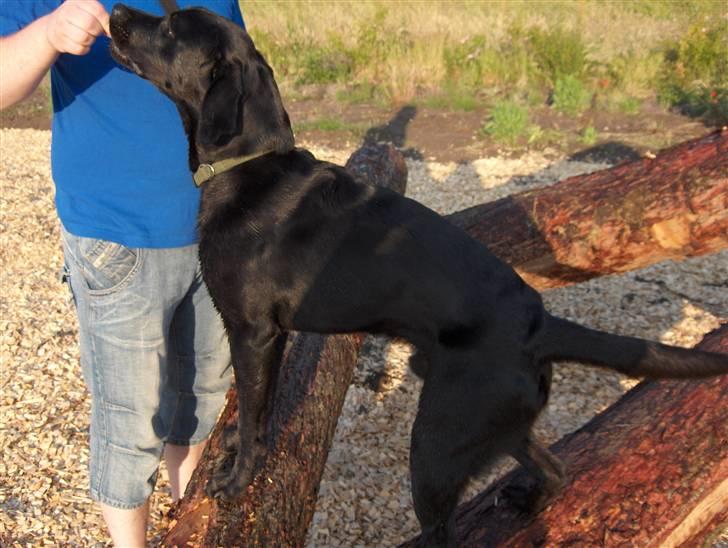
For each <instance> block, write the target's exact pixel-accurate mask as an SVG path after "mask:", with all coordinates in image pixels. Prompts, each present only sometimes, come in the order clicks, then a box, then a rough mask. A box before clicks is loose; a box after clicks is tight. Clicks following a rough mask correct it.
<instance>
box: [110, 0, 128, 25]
mask: <svg viewBox="0 0 728 548" xmlns="http://www.w3.org/2000/svg"><path fill="white" fill-rule="evenodd" d="M130 18H131V11H130V10H129V8H127V7H126V6H125V5H124V4H115V5H114V9H112V10H111V22H112V23H113V22H116V24H118V25H124V24H125V23H126V22H128V21H129V19H130Z"/></svg>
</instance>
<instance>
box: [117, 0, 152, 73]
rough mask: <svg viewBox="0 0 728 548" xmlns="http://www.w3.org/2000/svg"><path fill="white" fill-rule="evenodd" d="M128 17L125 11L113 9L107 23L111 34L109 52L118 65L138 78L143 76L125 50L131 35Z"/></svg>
mask: <svg viewBox="0 0 728 548" xmlns="http://www.w3.org/2000/svg"><path fill="white" fill-rule="evenodd" d="M129 18H130V15H129V13H128V11H127V10H125V9H123V8H119V7H115V8H114V10H113V12H112V14H111V20H110V21H109V30H110V32H111V45H110V47H109V50H110V52H111V57H112V58H113V59H114V60H115V61H116V62H117V63H119V64H120V65H121V66H122V67H125V68H127V69H129V70H131V71H132V72H134V73H136V74H138V75H139V76H142V77H143V76H144V75H143V73H142V70H141V68H140V67H139V65H138V64H137V63H136V62H135V61H134V59H132V58H131V57H130V56H129V54H128V53H126V52H125V50H126V49H127V48H128V47H129V42H130V38H131V33H130V31H129V27H128V22H129Z"/></svg>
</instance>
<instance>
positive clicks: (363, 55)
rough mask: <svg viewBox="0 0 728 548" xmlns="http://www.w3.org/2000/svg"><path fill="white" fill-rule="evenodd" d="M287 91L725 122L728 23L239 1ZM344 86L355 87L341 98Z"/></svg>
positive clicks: (685, 3)
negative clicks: (510, 103)
mask: <svg viewBox="0 0 728 548" xmlns="http://www.w3.org/2000/svg"><path fill="white" fill-rule="evenodd" d="M241 5H242V9H243V13H244V16H245V18H246V22H247V24H248V28H249V29H250V32H251V34H252V36H253V38H254V39H255V40H256V43H257V44H258V46H259V48H260V49H261V50H262V51H263V53H264V54H265V55H266V56H267V57H268V59H269V61H270V63H271V64H272V66H273V67H274V68H275V70H276V74H277V76H278V78H279V82H280V83H281V85H282V87H283V88H284V90H286V89H288V90H293V91H300V90H301V89H305V86H307V85H310V84H318V85H334V86H338V87H339V88H340V91H339V92H338V97H339V98H340V99H341V100H343V101H350V102H367V101H371V100H375V101H377V102H389V103H402V102H419V103H422V104H425V105H428V106H439V107H443V108H451V109H457V110H474V109H477V108H480V107H486V106H487V105H489V104H493V103H494V101H497V100H499V99H502V98H505V97H518V98H519V100H521V101H523V103H524V104H527V105H531V106H533V105H543V104H545V103H546V101H547V99H548V98H549V97H550V98H551V99H552V102H551V104H552V106H553V108H554V109H556V110H559V111H561V112H564V113H566V114H567V115H569V116H579V115H580V114H581V113H582V112H584V111H585V110H587V109H589V108H590V106H591V105H592V104H593V105H596V106H598V107H602V106H607V108H609V109H611V110H616V111H620V112H625V113H629V114H636V113H638V112H639V109H640V108H641V105H642V102H643V100H644V99H646V98H649V97H655V96H658V97H659V98H660V100H661V101H662V102H663V103H664V104H665V105H667V106H670V107H677V108H680V109H682V110H683V111H684V112H686V113H688V114H690V115H692V116H704V117H707V118H710V119H712V120H714V121H719V120H725V117H726V111H727V110H728V85H726V78H727V77H728V76H727V75H728V66H727V63H728V22H726V20H725V16H724V15H725V14H724V13H723V8H724V6H723V5H722V3H721V2H719V1H717V0H632V1H630V2H604V1H600V0H581V1H579V2H576V1H573V2H567V1H560V2H556V1H555V2H530V1H527V0H513V1H511V2H508V3H504V2H485V1H483V2H464V1H457V2H451V1H440V0H430V1H426V2H396V3H395V2H385V1H384V0H364V1H361V2H334V1H331V2H321V1H312V0H308V1H306V0H301V1H297V2H289V3H286V4H285V5H282V4H280V3H278V2H274V1H273V0H257V1H255V2H252V1H251V2H245V1H243V2H241ZM342 89H343V91H342Z"/></svg>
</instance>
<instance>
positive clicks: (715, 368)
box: [534, 314, 728, 379]
mask: <svg viewBox="0 0 728 548" xmlns="http://www.w3.org/2000/svg"><path fill="white" fill-rule="evenodd" d="M534 342H535V343H536V344H535V345H534V350H535V353H536V356H537V357H538V358H540V359H543V360H559V359H564V360H574V361H577V362H583V363H588V364H590V365H596V366H600V367H607V368H610V369H615V370H617V371H620V372H621V373H624V374H625V375H629V376H631V377H649V378H654V379H660V378H672V379H681V378H693V377H709V376H712V375H722V374H726V373H728V354H716V353H712V352H703V351H700V350H690V349H687V348H678V347H675V346H668V345H666V344H661V343H657V342H651V341H646V340H644V339H637V338H634V337H623V336H620V335H610V334H609V333H604V332H602V331H596V330H594V329H589V328H588V327H584V326H582V325H579V324H577V323H574V322H570V321H568V320H564V319H562V318H557V317H555V316H551V315H548V314H547V316H546V319H545V322H544V324H543V329H542V330H541V331H540V333H539V335H538V336H537V338H536V340H535V341H534Z"/></svg>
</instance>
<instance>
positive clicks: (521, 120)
mask: <svg viewBox="0 0 728 548" xmlns="http://www.w3.org/2000/svg"><path fill="white" fill-rule="evenodd" d="M483 129H484V131H485V133H486V134H487V135H489V136H490V137H492V138H493V140H494V141H496V142H499V143H505V144H508V145H514V144H516V142H517V141H518V140H519V139H520V138H522V137H524V136H525V135H526V133H527V131H528V111H527V110H526V109H525V108H524V107H522V106H521V105H519V104H518V103H515V102H514V101H499V102H497V103H496V104H495V105H494V106H493V110H492V111H491V115H490V121H489V122H488V123H487V124H486V125H485V127H484V128H483Z"/></svg>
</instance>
